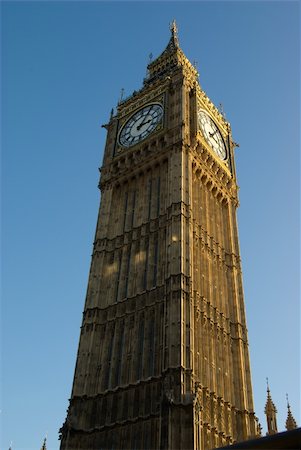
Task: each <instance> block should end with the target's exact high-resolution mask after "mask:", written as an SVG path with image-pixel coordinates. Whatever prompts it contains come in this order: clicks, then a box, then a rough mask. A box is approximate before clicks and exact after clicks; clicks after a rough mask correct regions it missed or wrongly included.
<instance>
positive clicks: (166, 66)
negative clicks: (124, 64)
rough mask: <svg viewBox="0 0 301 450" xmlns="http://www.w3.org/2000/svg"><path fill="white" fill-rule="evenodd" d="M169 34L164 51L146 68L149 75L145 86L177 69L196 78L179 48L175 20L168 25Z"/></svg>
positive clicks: (193, 69)
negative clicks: (181, 68)
mask: <svg viewBox="0 0 301 450" xmlns="http://www.w3.org/2000/svg"><path fill="white" fill-rule="evenodd" d="M170 32H171V36H170V39H169V41H168V44H167V46H166V48H165V50H164V51H163V52H162V53H161V55H160V56H158V58H156V59H154V60H153V61H151V62H150V63H149V64H148V66H147V69H148V73H149V75H148V77H147V78H146V79H145V80H144V83H145V84H149V83H151V82H153V81H155V80H156V79H157V78H162V77H164V76H167V75H168V73H169V72H170V71H171V70H174V69H175V68H177V67H185V68H186V69H188V70H189V72H190V73H191V74H192V75H193V76H194V77H195V78H197V77H198V72H197V70H196V68H195V67H194V66H193V65H192V64H191V62H190V61H189V60H188V59H187V58H186V56H185V55H184V53H183V51H182V49H181V48H180V44H179V39H178V28H177V25H176V21H175V20H173V21H172V23H171V24H170Z"/></svg>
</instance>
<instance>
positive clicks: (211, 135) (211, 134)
mask: <svg viewBox="0 0 301 450" xmlns="http://www.w3.org/2000/svg"><path fill="white" fill-rule="evenodd" d="M216 133H217V130H215V131H214V132H213V133H210V131H209V136H210V137H213V136H214V135H215V134H216Z"/></svg>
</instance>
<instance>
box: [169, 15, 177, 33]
mask: <svg viewBox="0 0 301 450" xmlns="http://www.w3.org/2000/svg"><path fill="white" fill-rule="evenodd" d="M169 29H170V31H171V34H172V35H173V36H177V34H178V27H177V24H176V21H175V19H174V20H173V21H172V22H171V24H170V26H169Z"/></svg>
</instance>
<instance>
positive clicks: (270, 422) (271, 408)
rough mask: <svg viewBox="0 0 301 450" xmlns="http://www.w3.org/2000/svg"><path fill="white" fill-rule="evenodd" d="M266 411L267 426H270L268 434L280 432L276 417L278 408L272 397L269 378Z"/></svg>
mask: <svg viewBox="0 0 301 450" xmlns="http://www.w3.org/2000/svg"><path fill="white" fill-rule="evenodd" d="M264 413H265V415H266V416H267V426H268V432H267V435H270V434H276V433H278V429H277V417H276V415H277V409H276V406H275V404H274V402H273V400H272V397H271V393H270V388H269V380H268V378H267V401H266V404H265V408H264Z"/></svg>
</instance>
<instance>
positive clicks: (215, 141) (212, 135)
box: [198, 109, 227, 159]
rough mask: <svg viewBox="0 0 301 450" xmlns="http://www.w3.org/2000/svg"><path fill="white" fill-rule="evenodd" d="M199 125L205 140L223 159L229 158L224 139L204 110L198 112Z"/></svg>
mask: <svg viewBox="0 0 301 450" xmlns="http://www.w3.org/2000/svg"><path fill="white" fill-rule="evenodd" d="M198 124H199V128H200V130H201V131H202V133H203V135H204V138H205V139H206V141H207V142H208V144H209V145H210V147H212V149H213V150H214V151H215V153H216V154H217V156H219V158H221V159H226V158H227V150H226V145H225V142H224V139H223V137H222V135H221V132H220V131H219V129H218V127H217V126H216V125H215V123H214V122H213V120H212V119H211V117H210V116H209V115H208V114H207V113H206V112H205V111H203V110H202V109H200V110H199V112H198Z"/></svg>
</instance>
